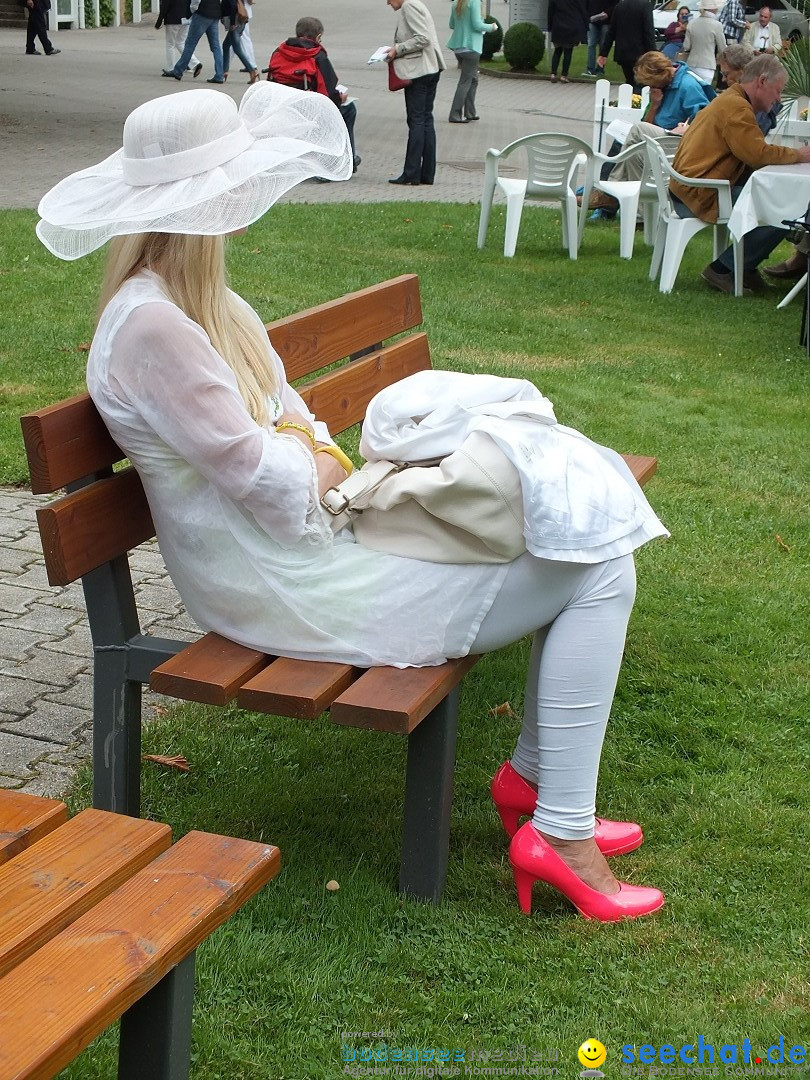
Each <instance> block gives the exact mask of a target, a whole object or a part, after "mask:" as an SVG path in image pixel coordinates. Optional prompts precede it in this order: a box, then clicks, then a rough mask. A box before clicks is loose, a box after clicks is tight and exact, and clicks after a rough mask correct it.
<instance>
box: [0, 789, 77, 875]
mask: <svg viewBox="0 0 810 1080" xmlns="http://www.w3.org/2000/svg"><path fill="white" fill-rule="evenodd" d="M66 821H67V807H66V806H65V804H64V803H63V802H59V801H58V800H57V799H42V798H40V797H39V796H37V795H27V794H26V793H25V792H24V791H0V864H2V863H5V862H8V860H9V859H12V858H14V856H15V855H19V853H20V852H21V851H24V850H25V849H26V848H28V847H30V846H31V845H32V844H35V843H36V842H37V840H40V839H42V837H43V836H46V835H47V834H48V833H49V832H51V831H52V830H53V829H56V828H58V826H59V825H62V824H64V822H66Z"/></svg>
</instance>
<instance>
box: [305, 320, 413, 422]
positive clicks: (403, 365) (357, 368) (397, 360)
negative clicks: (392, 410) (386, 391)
mask: <svg viewBox="0 0 810 1080" xmlns="http://www.w3.org/2000/svg"><path fill="white" fill-rule="evenodd" d="M429 367H430V349H429V346H428V339H427V334H411V335H410V337H407V338H403V339H402V341H397V342H396V343H395V344H393V345H389V346H387V347H386V348H384V349H379V350H378V351H377V352H374V353H370V354H369V355H368V356H364V357H363V358H362V359H360V360H354V361H353V362H352V363H351V364H346V365H344V366H343V367H341V368H338V369H336V370H335V371H330V372H328V373H327V374H326V375H321V376H320V377H318V378H317V379H313V380H312V382H309V383H307V384H306V385H305V386H299V387H298V392H299V394H300V395H301V397H302V398H303V399H304V401H305V402H306V403H307V405H308V406H309V408H310V409H311V411H312V412H313V413H314V414H315V416H316V417H317V418H318V419H319V420H323V421H324V422H325V423H326V425H327V427H328V428H329V430H330V431H331V432H332V433H333V434H338V433H339V432H341V431H345V430H346V429H347V428H350V427H352V426H353V425H354V424H359V423H360V421H361V420H362V419H363V417H364V416H365V415H366V408H367V406H368V403H369V401H371V399H372V398H373V397H374V395H375V394H376V393H377V392H378V391H379V390H382V389H383V387H385V386H389V385H390V384H391V383H394V382H398V381H399V380H400V379H404V378H405V376H406V375H413V373H414V372H416V371H425V370H426V369H427V368H429Z"/></svg>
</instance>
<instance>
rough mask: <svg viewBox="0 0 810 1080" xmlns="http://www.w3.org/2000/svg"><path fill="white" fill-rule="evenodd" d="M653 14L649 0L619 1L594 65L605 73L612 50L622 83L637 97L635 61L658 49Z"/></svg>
mask: <svg viewBox="0 0 810 1080" xmlns="http://www.w3.org/2000/svg"><path fill="white" fill-rule="evenodd" d="M652 13H653V9H652V4H651V3H650V2H649V0H619V3H618V4H617V5H616V7H615V8H614V9H613V14H612V15H611V17H610V25H609V26H608V32H607V36H606V38H605V40H604V42H603V43H602V48H601V49H600V52H599V57H598V59H597V61H596V62H597V64H598V65H599V67H600V68H601V69H604V66H605V64H606V63H607V58H608V56H609V55H610V50H611V48H613V58H614V60H615V61H616V63H617V64H618V65H619V67H620V68H621V69H622V71H623V72H624V81H625V82H627V83H630V85H631V86H632V87H633V89H634V90H635V91H636V93H638V90H639V88H638V86H637V84H636V82H635V76H634V74H633V68H634V67H635V66H636V61H637V60H638V58H639V57H640V56H643V55H644V53H646V52H652V51H653V49H655V48H656V47H657V46H656V44H655V27H654V25H653V14H652Z"/></svg>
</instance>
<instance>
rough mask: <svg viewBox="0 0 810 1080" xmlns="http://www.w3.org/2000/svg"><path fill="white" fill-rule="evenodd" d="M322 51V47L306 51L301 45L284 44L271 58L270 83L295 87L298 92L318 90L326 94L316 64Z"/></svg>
mask: <svg viewBox="0 0 810 1080" xmlns="http://www.w3.org/2000/svg"><path fill="white" fill-rule="evenodd" d="M320 51H321V46H320V45H313V46H312V48H310V49H304V48H302V47H301V46H300V45H290V44H288V43H287V42H286V41H285V42H283V44H281V45H279V47H278V48H277V49H276V51H275V52H274V53H273V55H272V56H271V57H270V63H269V65H268V71H267V78H268V81H269V82H277V83H282V84H283V85H284V86H294V87H295V88H296V90H316V91H317V92H318V93H319V94H325V93H326V85H325V83H324V81H323V76H322V75H321V72H320V69H319V68H318V65H317V64H316V62H315V57H316V56H317V55H318V53H319V52H320Z"/></svg>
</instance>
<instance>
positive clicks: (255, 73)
mask: <svg viewBox="0 0 810 1080" xmlns="http://www.w3.org/2000/svg"><path fill="white" fill-rule="evenodd" d="M258 81H259V69H258V68H254V69H253V71H251V73H250V78H249V79H248V85H249V86H253V84H254V83H255V82H258Z"/></svg>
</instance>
